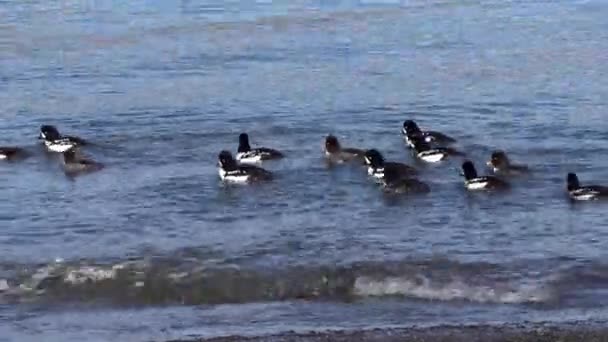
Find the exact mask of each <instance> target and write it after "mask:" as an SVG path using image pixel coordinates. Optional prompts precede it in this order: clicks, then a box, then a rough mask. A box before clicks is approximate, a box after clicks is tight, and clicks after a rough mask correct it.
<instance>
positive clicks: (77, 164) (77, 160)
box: [63, 148, 104, 174]
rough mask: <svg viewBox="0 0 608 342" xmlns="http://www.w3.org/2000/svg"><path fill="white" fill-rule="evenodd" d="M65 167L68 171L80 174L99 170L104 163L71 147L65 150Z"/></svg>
mask: <svg viewBox="0 0 608 342" xmlns="http://www.w3.org/2000/svg"><path fill="white" fill-rule="evenodd" d="M63 167H64V170H65V172H66V173H69V174H78V173H89V172H95V171H99V170H101V169H103V168H104V165H103V164H101V163H99V162H96V161H94V160H92V159H88V158H85V157H83V156H81V155H80V154H79V152H78V151H77V150H76V149H75V148H71V149H68V150H66V151H65V152H63Z"/></svg>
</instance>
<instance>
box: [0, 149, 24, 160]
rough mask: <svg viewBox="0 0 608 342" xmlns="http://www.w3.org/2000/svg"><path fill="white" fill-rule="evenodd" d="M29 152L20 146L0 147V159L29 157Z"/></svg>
mask: <svg viewBox="0 0 608 342" xmlns="http://www.w3.org/2000/svg"><path fill="white" fill-rule="evenodd" d="M29 155H30V154H29V153H28V152H27V151H26V150H25V149H23V148H20V147H12V146H11V147H8V146H6V147H0V160H7V161H14V160H18V159H24V158H27V157H29Z"/></svg>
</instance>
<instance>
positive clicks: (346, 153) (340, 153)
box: [325, 135, 365, 163]
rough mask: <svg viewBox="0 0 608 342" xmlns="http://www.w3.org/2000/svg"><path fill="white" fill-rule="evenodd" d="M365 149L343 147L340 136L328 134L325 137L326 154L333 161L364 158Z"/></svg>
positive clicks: (339, 161) (340, 161)
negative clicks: (339, 139)
mask: <svg viewBox="0 0 608 342" xmlns="http://www.w3.org/2000/svg"><path fill="white" fill-rule="evenodd" d="M364 155H365V151H363V150H360V149H357V148H348V147H342V146H341V145H340V142H339V141H338V138H336V137H335V136H333V135H328V136H327V137H326V138H325V156H326V157H327V158H328V159H329V160H330V161H333V162H336V163H342V162H346V161H351V160H353V159H360V158H363V156H364Z"/></svg>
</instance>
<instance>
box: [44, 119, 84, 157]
mask: <svg viewBox="0 0 608 342" xmlns="http://www.w3.org/2000/svg"><path fill="white" fill-rule="evenodd" d="M38 139H41V140H43V142H44V146H46V148H47V150H49V151H51V152H59V153H63V152H66V151H68V150H70V149H72V148H74V147H79V146H85V145H88V142H87V141H86V140H84V139H82V138H79V137H75V136H69V135H67V136H64V135H61V133H59V130H58V129H57V127H55V126H51V125H43V126H41V127H40V135H39V136H38Z"/></svg>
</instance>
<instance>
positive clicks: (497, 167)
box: [487, 150, 530, 176]
mask: <svg viewBox="0 0 608 342" xmlns="http://www.w3.org/2000/svg"><path fill="white" fill-rule="evenodd" d="M487 165H488V166H489V167H490V168H491V169H492V171H493V172H494V173H495V174H498V175H503V176H520V175H525V174H527V173H529V172H530V169H528V167H527V166H526V165H517V164H513V163H511V160H510V159H509V157H507V154H506V153H505V152H504V151H501V150H497V151H494V152H492V155H491V156H490V160H489V161H488V162H487Z"/></svg>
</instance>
